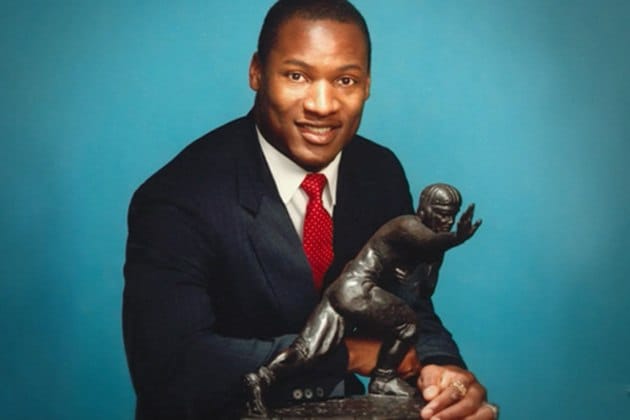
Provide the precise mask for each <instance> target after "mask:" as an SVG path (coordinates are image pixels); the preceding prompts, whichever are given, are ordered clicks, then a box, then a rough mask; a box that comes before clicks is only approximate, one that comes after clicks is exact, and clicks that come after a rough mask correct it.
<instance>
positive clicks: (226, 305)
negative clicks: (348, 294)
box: [123, 0, 492, 419]
mask: <svg viewBox="0 0 630 420" xmlns="http://www.w3.org/2000/svg"><path fill="white" fill-rule="evenodd" d="M369 63H370V42H369V35H368V32H367V27H366V26H365V22H364V21H363V18H362V17H361V15H360V14H359V13H358V12H357V11H356V9H354V7H353V6H351V5H350V4H349V3H347V2H346V1H329V0H309V1H296V0H281V1H279V2H278V3H277V4H276V5H274V7H272V9H271V10H270V11H269V13H268V15H267V17H266V18H265V23H264V24H263V28H262V30H261V34H260V38H259V43H258V51H257V53H256V54H254V56H253V58H252V62H251V65H250V73H249V83H250V86H251V87H252V89H254V90H255V91H256V100H255V104H254V108H253V110H252V112H251V113H250V114H248V115H247V116H246V117H244V118H240V119H238V120H235V121H232V122H230V123H228V124H226V125H224V126H223V127H220V128H218V129H216V130H214V131H213V132H211V133H209V134H207V135H205V136H203V137H202V138H200V139H198V140H197V141H195V142H193V143H192V144H191V145H189V146H188V147H187V148H186V149H184V150H183V151H182V152H181V153H180V154H179V155H178V156H177V157H176V158H175V159H173V161H171V162H170V163H168V164H167V165H166V166H165V167H164V168H162V169H161V170H160V171H158V172H157V173H156V174H155V175H153V176H152V177H151V178H150V179H149V180H148V181H147V182H145V183H144V184H143V185H142V186H141V187H140V188H139V189H138V191H136V193H135V194H134V197H133V199H132V202H131V205H130V209H129V237H128V241H127V259H126V263H125V290H124V298H123V299H124V302H123V329H124V339H125V347H126V351H127V358H128V363H129V369H130V372H131V376H132V380H133V384H134V388H135V391H136V394H137V408H136V418H138V419H145V418H151V419H154V418H190V419H196V418H225V417H228V416H234V415H235V413H237V412H238V410H239V409H240V408H241V406H242V404H243V402H244V398H245V396H244V392H243V389H242V385H241V378H242V376H243V375H244V374H246V373H247V372H251V371H254V370H255V369H256V368H258V367H259V366H261V365H263V364H264V363H266V362H268V361H269V360H270V359H271V358H272V357H273V356H274V355H275V354H277V353H278V352H279V351H281V350H282V349H284V348H286V347H288V346H289V344H290V343H291V342H292V341H293V339H294V338H295V337H296V335H295V333H297V332H298V331H299V330H300V329H301V327H302V326H303V325H304V323H305V321H306V319H307V317H308V314H309V313H310V312H311V311H312V309H313V308H314V307H315V306H316V304H317V302H318V300H319V291H318V290H317V287H318V285H314V284H313V273H314V272H313V271H312V270H311V266H310V265H309V259H308V257H307V255H306V254H305V251H304V249H303V244H302V242H301V239H302V238H301V237H300V236H301V235H300V234H301V233H303V229H302V225H303V224H304V223H305V221H304V219H305V218H306V216H305V208H306V207H307V202H308V198H307V196H306V194H305V192H304V191H303V190H302V189H301V188H300V183H301V182H302V179H303V178H304V175H305V174H308V173H312V172H317V173H319V174H322V175H323V176H324V177H325V179H326V181H327V182H326V185H325V187H324V191H323V206H324V207H325V208H326V211H327V212H328V213H329V214H330V213H332V225H333V228H334V230H333V232H334V237H333V239H332V247H333V250H332V251H331V254H333V255H334V258H333V259H332V263H331V264H330V268H329V269H328V270H327V271H326V274H325V277H324V279H323V283H324V285H325V284H327V282H330V280H331V279H334V278H335V277H336V276H337V275H338V274H339V272H340V271H341V269H342V267H343V265H344V264H345V263H346V262H347V261H349V260H350V259H351V258H352V257H353V256H354V255H356V253H357V252H358V250H359V249H360V248H361V246H362V245H363V243H365V241H366V240H367V239H368V238H369V237H370V235H371V234H372V233H373V232H374V231H376V229H377V228H378V227H379V226H380V225H382V224H383V223H384V222H385V221H387V220H389V219H391V218H393V217H396V216H398V215H401V214H408V213H410V212H411V211H412V209H411V200H410V196H409V188H408V184H407V181H406V179H405V176H404V173H403V171H402V168H401V167H400V164H399V163H398V161H397V160H396V158H395V157H394V156H393V154H392V153H391V152H389V151H388V150H386V149H384V148H382V147H380V146H378V145H376V144H374V143H372V142H370V141H368V140H366V139H363V138H361V137H359V136H357V135H356V131H357V129H358V127H359V122H360V119H361V114H362V110H363V105H364V103H365V101H366V100H367V98H368V96H369V88H370V72H369ZM296 179H297V181H296ZM333 210H334V212H333ZM311 261H312V260H311ZM316 280H317V281H319V280H320V279H319V278H318V279H316ZM418 317H419V319H420V321H421V330H420V331H419V342H418V349H419V353H418V357H419V358H420V362H422V364H423V365H424V367H423V369H422V372H421V375H420V382H419V387H420V389H421V390H422V391H423V395H424V397H425V398H426V399H427V400H430V402H429V404H428V406H427V408H425V410H424V411H423V414H422V415H423V416H424V417H425V418H430V417H431V415H433V414H438V413H439V415H440V417H441V418H443V419H447V418H463V417H465V416H466V415H469V414H474V415H475V416H476V417H474V418H478V419H484V418H491V416H492V410H491V409H490V408H488V407H487V406H484V405H483V401H484V400H485V390H484V388H483V387H482V386H481V385H480V384H479V383H478V382H477V381H476V380H475V378H474V376H473V375H472V374H471V373H469V372H468V371H466V370H465V368H464V366H465V365H464V363H463V361H462V359H461V357H460V356H459V353H458V350H457V347H456V345H455V343H454V342H453V341H452V339H451V337H450V334H449V333H448V332H447V331H446V330H445V329H444V327H443V326H442V325H441V323H440V321H439V318H437V316H436V315H435V313H434V311H433V307H432V305H431V302H430V301H429V300H426V301H424V302H423V303H422V306H421V307H419V308H418ZM378 348H379V343H374V342H368V341H364V340H346V341H345V346H339V347H338V349H336V350H335V351H334V352H333V353H332V354H330V355H329V356H327V357H326V358H325V359H324V360H321V361H320V362H319V363H318V365H317V368H316V369H314V370H313V371H312V372H307V373H305V374H304V375H301V376H300V377H299V378H296V380H295V381H293V382H292V383H288V384H287V385H286V388H283V389H278V390H276V393H275V395H274V396H271V397H272V398H276V399H277V400H284V399H291V398H292V399H294V400H299V399H307V398H309V397H310V398H316V397H317V398H320V397H321V398H323V397H326V396H328V395H331V393H333V394H334V393H337V395H338V394H339V393H340V392H343V389H345V392H346V393H348V392H352V391H353V382H352V379H347V380H346V381H345V382H342V380H344V379H346V378H348V376H347V375H346V374H345V372H346V371H347V372H358V373H362V374H369V373H370V371H371V370H372V369H373V368H374V365H375V363H376V354H377V352H378ZM405 360H406V361H407V362H406V363H407V365H408V366H401V367H399V371H400V370H402V371H405V370H413V368H414V366H415V364H414V363H413V362H414V360H415V357H414V355H413V354H411V355H410V356H409V357H407V358H406V359H405ZM416 363H417V362H416ZM404 364H405V362H403V365H404ZM350 378H351V377H350ZM453 384H457V385H458V386H455V385H453ZM449 416H450V417H449Z"/></svg>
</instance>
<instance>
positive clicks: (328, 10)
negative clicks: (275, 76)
mask: <svg viewBox="0 0 630 420" xmlns="http://www.w3.org/2000/svg"><path fill="white" fill-rule="evenodd" d="M293 17H300V18H303V19H307V20H326V19H328V20H334V21H336V22H343V23H352V24H355V25H357V26H358V27H359V29H360V30H361V32H363V35H364V36H365V43H366V46H367V59H368V69H369V68H370V63H371V59H372V43H371V41H370V33H369V31H368V28H367V24H366V23H365V19H364V18H363V16H362V15H361V13H360V12H359V11H358V10H357V8H356V7H354V6H353V5H352V3H350V2H349V1H347V0H278V1H277V2H276V4H274V5H273V6H272V7H271V9H269V12H267V16H266V17H265V21H264V22H263V26H262V28H261V29H260V35H259V36H258V58H259V60H260V61H261V63H265V61H266V59H267V57H268V56H269V52H270V51H271V49H272V48H273V45H274V43H275V42H276V39H277V37H278V30H279V28H280V26H281V25H282V24H283V23H285V22H286V21H288V20H289V19H291V18H293Z"/></svg>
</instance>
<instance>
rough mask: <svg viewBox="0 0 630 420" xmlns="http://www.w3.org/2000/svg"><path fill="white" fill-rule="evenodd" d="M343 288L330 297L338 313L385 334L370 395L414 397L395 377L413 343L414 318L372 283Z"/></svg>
mask: <svg viewBox="0 0 630 420" xmlns="http://www.w3.org/2000/svg"><path fill="white" fill-rule="evenodd" d="M342 286H343V287H340V288H339V289H338V290H336V291H335V296H331V300H333V301H334V302H335V303H336V304H337V305H338V310H339V311H340V312H341V313H342V314H343V315H344V316H347V317H349V318H351V319H353V320H356V321H357V322H358V323H359V324H361V325H364V326H367V327H368V328H374V330H376V331H378V332H381V333H384V334H385V338H384V339H383V344H382V346H381V349H380V352H379V356H378V360H377V364H376V368H375V369H374V372H373V373H372V375H371V376H372V378H371V381H370V384H369V387H368V390H369V392H370V393H373V394H387V395H401V396H411V395H413V394H414V393H415V392H416V390H415V388H414V387H412V386H410V385H409V384H408V383H407V382H405V381H404V380H402V379H400V378H399V377H398V374H397V368H398V365H399V364H400V362H401V361H402V360H403V358H404V357H405V354H406V353H407V351H408V350H409V348H410V347H411V346H412V345H413V343H414V341H415V339H416V330H417V328H416V314H415V313H414V312H413V310H412V309H411V308H410V307H409V305H407V303H406V302H405V301H404V300H402V299H400V298H399V297H397V296H395V295H393V294H392V293H389V292H388V291H386V290H384V289H382V288H380V287H378V286H377V285H376V283H375V282H366V281H362V282H361V281H347V282H345V283H344V284H343V285H342ZM359 286H360V287H359Z"/></svg>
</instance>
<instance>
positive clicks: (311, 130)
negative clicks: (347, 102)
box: [297, 123, 339, 145]
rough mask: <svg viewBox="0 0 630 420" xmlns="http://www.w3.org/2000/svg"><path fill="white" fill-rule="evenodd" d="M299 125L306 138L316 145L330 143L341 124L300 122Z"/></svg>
mask: <svg viewBox="0 0 630 420" xmlns="http://www.w3.org/2000/svg"><path fill="white" fill-rule="evenodd" d="M297 127H298V130H299V131H300V133H301V134H302V137H303V138H304V140H306V141H307V142H308V143H311V144H315V145H325V144H328V143H330V142H331V141H332V140H333V139H334V138H335V135H336V131H337V130H338V129H339V125H334V124H329V125H324V124H309V123H298V124H297Z"/></svg>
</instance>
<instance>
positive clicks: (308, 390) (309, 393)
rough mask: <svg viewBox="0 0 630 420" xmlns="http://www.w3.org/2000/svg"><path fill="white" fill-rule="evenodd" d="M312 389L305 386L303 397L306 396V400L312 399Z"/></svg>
mask: <svg viewBox="0 0 630 420" xmlns="http://www.w3.org/2000/svg"><path fill="white" fill-rule="evenodd" d="M313 395H314V394H313V390H312V389H311V388H306V389H305V390H304V398H306V399H307V400H312V399H313Z"/></svg>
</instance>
